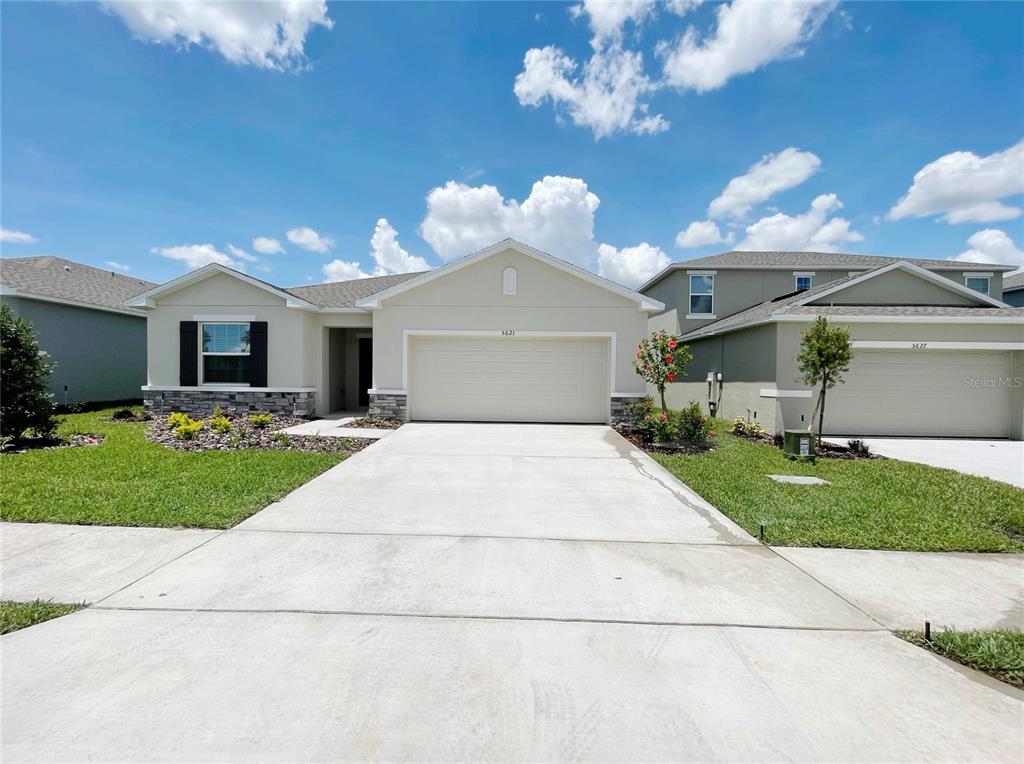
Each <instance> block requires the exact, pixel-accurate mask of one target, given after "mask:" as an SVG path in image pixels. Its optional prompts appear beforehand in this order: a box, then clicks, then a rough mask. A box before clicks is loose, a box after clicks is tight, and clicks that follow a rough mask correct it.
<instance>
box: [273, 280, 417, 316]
mask: <svg viewBox="0 0 1024 764" xmlns="http://www.w3.org/2000/svg"><path fill="white" fill-rule="evenodd" d="M422 275H423V273H422V272H420V273H395V274H392V275H390V276H373V277H371V278H368V279H354V280H352V281H332V282H330V283H327V284H310V285H309V286H298V287H288V288H287V289H285V290H284V291H286V292H288V293H289V294H293V295H295V296H296V297H298V298H300V299H303V300H305V301H306V302H311V303H313V304H314V305H316V306H317V307H320V308H354V307H355V306H356V301H358V300H361V299H363V298H364V297H369V296H370V295H373V294H377V292H383V291H384V290H385V289H390V288H391V287H393V286H395V284H401V283H402V282H404V281H408V280H409V279H414V278H416V277H417V276H422Z"/></svg>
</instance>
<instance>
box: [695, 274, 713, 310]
mask: <svg viewBox="0 0 1024 764" xmlns="http://www.w3.org/2000/svg"><path fill="white" fill-rule="evenodd" d="M714 312H715V277H714V276H711V275H698V274H690V313H691V314H692V315H698V316H710V315H711V314H713V313H714Z"/></svg>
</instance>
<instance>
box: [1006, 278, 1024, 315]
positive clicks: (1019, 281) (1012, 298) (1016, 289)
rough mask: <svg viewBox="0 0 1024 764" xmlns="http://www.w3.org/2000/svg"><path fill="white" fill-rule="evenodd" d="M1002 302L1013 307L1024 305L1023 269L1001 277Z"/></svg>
mask: <svg viewBox="0 0 1024 764" xmlns="http://www.w3.org/2000/svg"><path fill="white" fill-rule="evenodd" d="M1003 302H1005V303H1006V304H1007V305H1012V306H1013V307H1015V308H1021V307H1024V271H1021V272H1020V273H1015V274H1013V275H1012V276H1004V277H1003Z"/></svg>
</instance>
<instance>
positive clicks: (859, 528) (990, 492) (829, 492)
mask: <svg viewBox="0 0 1024 764" xmlns="http://www.w3.org/2000/svg"><path fill="white" fill-rule="evenodd" d="M725 427H727V424H726V423H724V422H718V423H717V428H718V432H719V435H717V436H716V438H715V446H716V447H715V450H714V451H710V452H707V453H702V454H692V455H691V454H679V455H676V454H672V455H664V454H654V455H653V456H654V458H655V459H657V460H658V461H659V462H660V463H661V464H662V465H663V466H664V467H665V468H667V469H668V470H669V471H670V472H672V474H674V475H675V476H676V477H677V478H679V479H680V480H682V481H683V482H684V483H686V484H687V485H688V486H690V487H691V488H693V489H694V490H695V491H696V492H697V493H699V494H700V495H701V496H703V497H704V498H705V499H707V500H708V501H709V502H711V504H713V505H714V506H716V507H717V508H718V509H720V510H721V511H722V512H724V513H725V514H726V515H728V516H729V517H731V518H732V519H733V520H735V521H736V522H737V523H739V524H740V525H741V526H743V527H744V528H745V529H746V530H747V531H749V532H750V533H753V534H754V535H757V533H758V526H759V524H760V523H761V522H765V523H766V524H767V527H766V532H765V540H766V542H767V543H769V544H773V545H778V546H822V547H846V548H853V549H903V550H915V551H936V552H951V551H970V552H1020V551H1024V490H1021V489H1018V488H1014V487H1013V486H1010V485H1005V484H1003V483H997V482H995V481H993V480H987V479H985V478H979V477H973V476H971V475H962V474H960V473H958V472H953V471H951V470H943V469H936V468H934V467H927V466H924V465H921V464H911V463H909V462H899V461H895V460H890V459H870V460H857V461H846V460H839V459H819V460H818V461H817V463H816V464H801V463H798V462H793V461H789V460H788V459H786V458H785V457H784V456H783V455H782V452H781V451H780V450H779V449H777V448H775V447H773V446H771V445H768V444H765V443H760V442H756V441H750V440H745V439H743V438H738V437H736V436H734V435H730V434H729V433H727V432H723V430H724V429H725ZM772 474H775V475H814V476H816V477H820V478H822V479H824V480H828V481H830V482H831V483H832V485H824V486H802V485H786V484H781V483H776V482H775V481H773V480H770V479H769V478H768V477H767V476H768V475H772Z"/></svg>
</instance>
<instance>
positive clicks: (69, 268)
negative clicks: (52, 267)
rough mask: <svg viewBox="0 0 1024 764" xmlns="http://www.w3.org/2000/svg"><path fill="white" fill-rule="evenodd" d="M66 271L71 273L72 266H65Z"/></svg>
mask: <svg viewBox="0 0 1024 764" xmlns="http://www.w3.org/2000/svg"><path fill="white" fill-rule="evenodd" d="M64 270H65V271H67V272H68V273H71V266H70V265H65V266H64Z"/></svg>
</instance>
